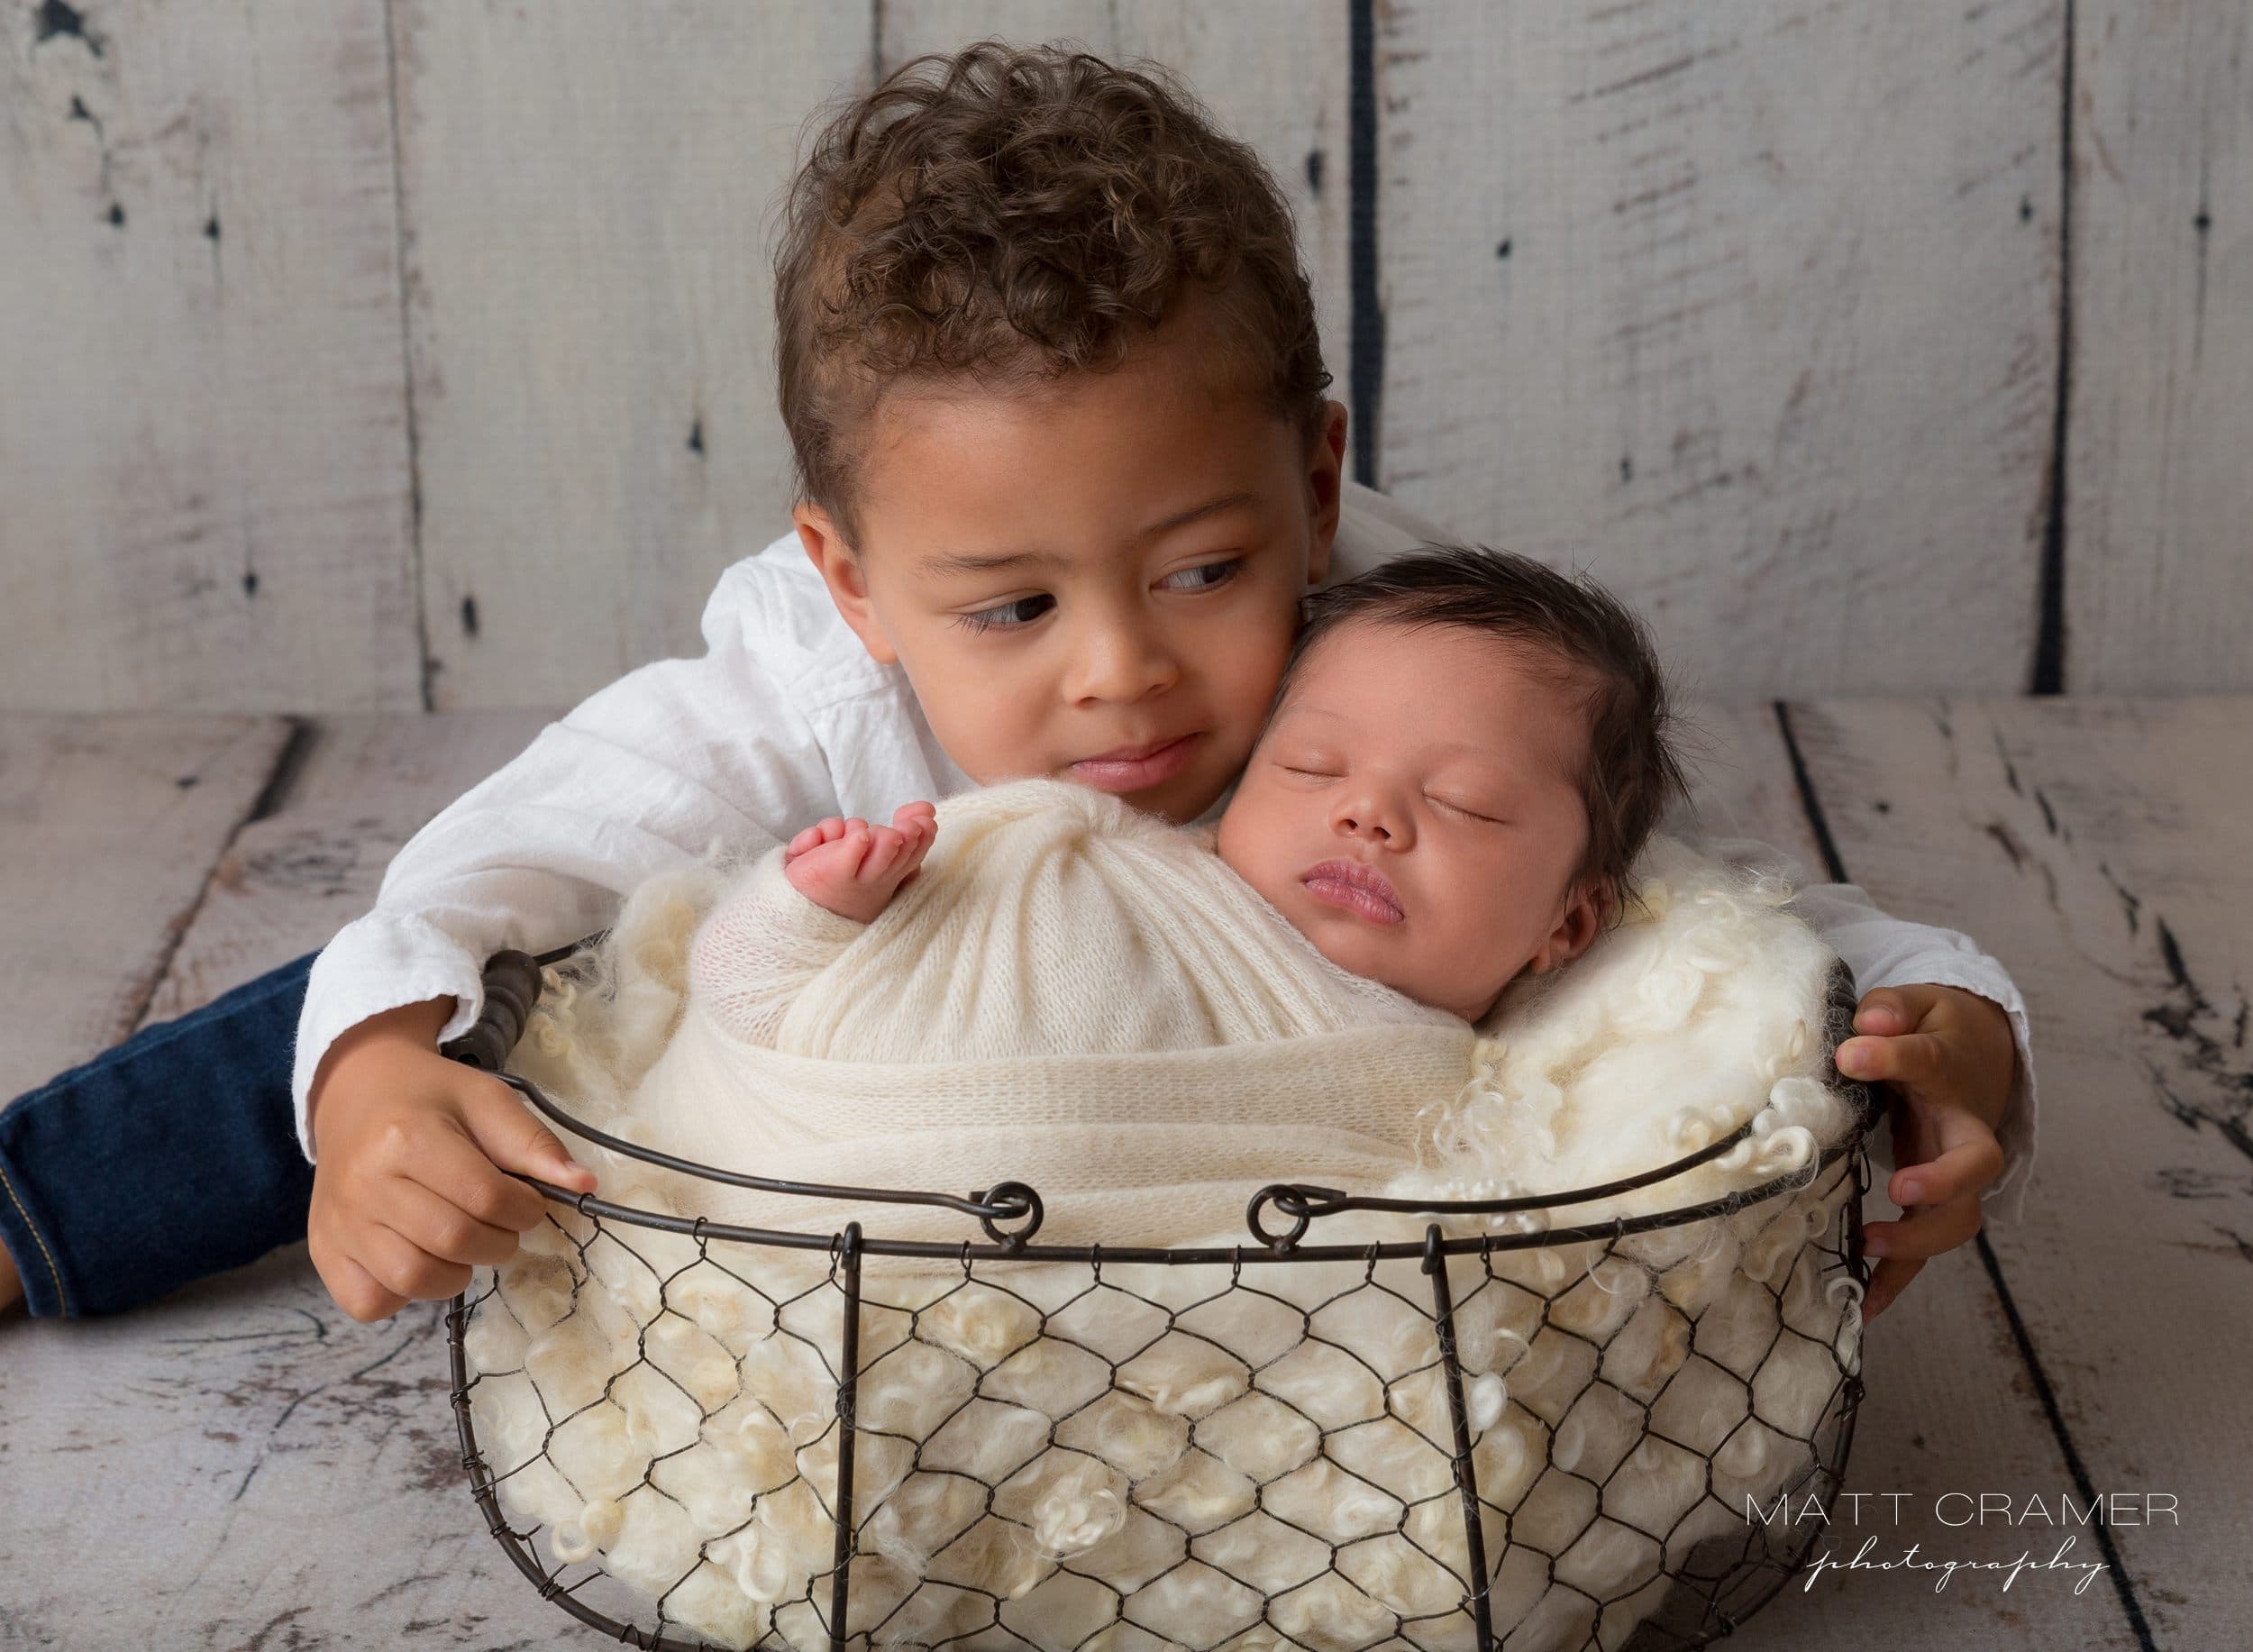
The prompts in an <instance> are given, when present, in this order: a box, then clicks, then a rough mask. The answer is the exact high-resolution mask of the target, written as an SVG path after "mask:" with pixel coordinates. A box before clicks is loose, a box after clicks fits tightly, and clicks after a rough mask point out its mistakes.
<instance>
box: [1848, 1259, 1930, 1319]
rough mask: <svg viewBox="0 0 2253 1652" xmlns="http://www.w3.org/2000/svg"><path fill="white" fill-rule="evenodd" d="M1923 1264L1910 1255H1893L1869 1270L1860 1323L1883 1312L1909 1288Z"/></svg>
mask: <svg viewBox="0 0 2253 1652" xmlns="http://www.w3.org/2000/svg"><path fill="white" fill-rule="evenodd" d="M1923 1266H1924V1264H1923V1263H1922V1262H1920V1261H1917V1260H1916V1259H1914V1258H1912V1257H1893V1258H1888V1259H1887V1260H1886V1261H1884V1262H1881V1263H1879V1264H1877V1266H1876V1267H1875V1268H1874V1269H1872V1270H1871V1272H1870V1283H1869V1289H1868V1290H1867V1291H1865V1293H1864V1295H1863V1298H1862V1323H1863V1324H1865V1325H1867V1324H1868V1323H1869V1322H1870V1321H1871V1320H1873V1319H1876V1318H1877V1316H1878V1315H1880V1314H1881V1313H1884V1311H1885V1310H1886V1309H1887V1308H1889V1307H1891V1306H1892V1305H1893V1299H1894V1298H1895V1297H1897V1296H1899V1295H1900V1294H1901V1293H1902V1291H1905V1290H1907V1289H1908V1288H1909V1282H1910V1281H1911V1280H1912V1279H1914V1278H1916V1276H1917V1274H1918V1272H1919V1271H1920V1269H1922V1268H1923Z"/></svg>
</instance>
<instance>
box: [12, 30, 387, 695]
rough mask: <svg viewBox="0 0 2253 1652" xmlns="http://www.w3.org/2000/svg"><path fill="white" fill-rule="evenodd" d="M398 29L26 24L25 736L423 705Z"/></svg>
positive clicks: (19, 309) (16, 112)
mask: <svg viewBox="0 0 2253 1652" xmlns="http://www.w3.org/2000/svg"><path fill="white" fill-rule="evenodd" d="M384 16H385V7H384V5H383V4H382V0H326V3H324V4H322V5H301V4H299V3H298V0H199V3H198V4H195V5H179V4H177V3H175V0H102V3H101V4H97V5H89V6H88V7H87V9H86V10H84V11H83V12H74V11H73V9H72V8H71V7H69V6H68V5H50V6H34V5H8V6H6V7H5V9H0V706H6V707H14V708H18V709H24V710H55V711H67V710H112V711H187V710H196V711H233V710H261V711H265V710H275V709H283V708H288V707H300V706H304V707H332V706H334V707H342V706H358V707H365V708H370V709H374V708H392V709H397V708H406V707H414V706H415V705H417V704H419V696H420V686H419V685H420V677H421V665H420V654H421V644H420V643H419V641H418V640H417V637H416V620H415V571H414V556H415V539H414V525H413V520H412V510H411V508H410V504H411V490H410V486H409V482H410V475H409V469H408V439H409V427H408V419H407V401H406V374H405V370H404V363H403V360H402V356H401V351H400V339H399V260H398V236H397V224H396V222H395V220H396V216H397V192H396V190H395V189H394V187H393V170H394V169H393V152H392V137H391V127H392V113H391V87H390V70H389V66H388V48H387V44H386V41H385V35H384Z"/></svg>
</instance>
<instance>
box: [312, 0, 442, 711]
mask: <svg viewBox="0 0 2253 1652" xmlns="http://www.w3.org/2000/svg"><path fill="white" fill-rule="evenodd" d="M383 60H384V96H386V97H387V98H388V100H389V102H390V105H391V106H390V117H391V120H390V131H391V251H392V259H393V263H394V268H395V269H396V270H397V285H398V292H399V390H400V396H401V398H402V402H403V406H402V407H401V410H400V411H401V416H402V419H403V420H404V422H405V424H406V569H407V596H408V598H410V599H411V600H412V601H413V603H414V604H415V683H416V685H417V687H418V689H419V691H420V693H421V695H422V701H423V709H424V711H425V712H428V711H433V710H435V709H436V707H435V706H434V704H433V701H432V698H431V679H432V678H433V676H435V675H436V671H435V668H434V667H433V664H432V662H431V653H430V611H429V608H428V607H427V605H425V603H424V600H423V597H424V573H423V448H422V427H421V424H420V423H419V422H418V420H417V419H416V416H415V414H416V405H415V323H414V316H413V315H412V314H411V309H410V306H411V304H412V300H411V298H410V297H409V294H410V292H411V290H412V289H411V288H410V287H409V285H408V275H409V272H408V269H407V267H406V160H405V159H404V150H403V148H402V146H401V142H400V138H399V37H398V27H397V16H396V14H395V12H394V10H393V7H392V4H391V0H384V5H383ZM291 737H292V738H293V739H294V738H295V737H296V736H295V734H294V731H293V734H292V736H291Z"/></svg>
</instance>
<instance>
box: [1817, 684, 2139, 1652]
mask: <svg viewBox="0 0 2253 1652" xmlns="http://www.w3.org/2000/svg"><path fill="white" fill-rule="evenodd" d="M1774 707H1775V720H1776V729H1777V732H1778V733H1780V734H1781V735H1783V749H1784V751H1785V752H1786V753H1788V754H1789V756H1790V758H1791V762H1792V781H1793V783H1794V784H1795V785H1796V786H1797V787H1798V788H1799V794H1800V807H1801V809H1803V810H1804V811H1805V813H1806V816H1807V823H1808V826H1809V827H1810V829H1811V830H1812V831H1813V833H1814V834H1815V839H1816V841H1817V843H1818V844H1820V845H1821V848H1822V855H1823V864H1824V869H1825V870H1826V871H1827V872H1829V874H1830V877H1831V880H1832V881H1834V882H1838V883H1844V882H1847V866H1846V863H1845V862H1844V861H1843V860H1842V859H1841V858H1840V857H1839V854H1838V844H1837V842H1836V840H1834V839H1833V838H1832V836H1831V835H1830V823H1829V820H1828V819H1826V818H1825V817H1824V814H1823V807H1822V799H1820V798H1819V797H1818V796H1817V795H1816V792H1815V782H1814V777H1813V776H1812V775H1811V773H1810V772H1809V771H1808V767H1807V760H1806V758H1805V756H1804V755H1803V754H1802V753H1801V751H1800V744H1799V738H1798V736H1797V735H1796V734H1794V733H1793V731H1792V708H1791V707H1790V706H1788V705H1787V704H1785V703H1784V702H1783V700H1777V701H1775V702H1774ZM1972 1246H1973V1248H1974V1249H1975V1250H1976V1251H1977V1252H1978V1255H1979V1262H1980V1265H1981V1266H1982V1267H1984V1268H1985V1269H1986V1271H1987V1281H1988V1283H1989V1284H1990V1285H1992V1286H1993V1289H1994V1293H1995V1300H1996V1301H1997V1302H1998V1303H2000V1304H2001V1306H2002V1315H2003V1319H2004V1320H2005V1321H2006V1322H2007V1323H2008V1324H2009V1326H2010V1328H2011V1341H2012V1342H2013V1343H2014V1344H2016V1345H2017V1346H2018V1351H2019V1358H2020V1361H2021V1362H2023V1363H2024V1364H2025V1366H2026V1374H2027V1377H2028V1379H2029V1380H2030V1382H2031V1383H2033V1385H2034V1396H2035V1398H2036V1399H2037V1400H2038V1401H2039V1402H2040V1404H2041V1408H2042V1415H2043V1417H2044V1418H2045V1419H2047V1420H2048V1424H2049V1431H2050V1434H2051V1437H2052V1438H2055V1439H2056V1440H2057V1449H2058V1452H2059V1454H2060V1455H2061V1456H2063V1457H2064V1458H2065V1462H2066V1473H2068V1474H2071V1475H2072V1476H2073V1484H2074V1490H2075V1492H2079V1493H2080V1495H2081V1497H2082V1499H2083V1500H2084V1502H2086V1503H2089V1504H2091V1505H2098V1504H2099V1499H2098V1496H2097V1491H2096V1485H2095V1483H2094V1482H2093V1481H2092V1480H2091V1479H2090V1477H2089V1470H2088V1466H2087V1465H2086V1464H2084V1462H2083V1461H2082V1460H2081V1453H2080V1451H2079V1449H2078V1448H2077V1447H2075V1445H2074V1443H2073V1431H2072V1429H2071V1428H2068V1427H2067V1426H2066V1419H2065V1413H2064V1412H2063V1410H2060V1409H2059V1407H2058V1404H2057V1392H2056V1390H2054V1389H2053V1388H2052V1387H2051V1386H2050V1382H2049V1374H2048V1372H2046V1371H2045V1370H2043V1368H2042V1362H2041V1359H2040V1357H2039V1355H2037V1354H2036V1353H2035V1351H2034V1339H2033V1337H2032V1336H2031V1334H2030V1333H2029V1331H2028V1330H2027V1328H2026V1321H2025V1319H2023V1318H2022V1317H2021V1316H2020V1313H2019V1306H2018V1302H2017V1301H2016V1299H2014V1298H2013V1297H2012V1296H2011V1287H2010V1284H2009V1282H2007V1281H2005V1280H2004V1278H2003V1277H2002V1261H2001V1259H2000V1258H1999V1257H1997V1256H1996V1255H1995V1253H1994V1246H1993V1245H1991V1244H1989V1243H1988V1240H1987V1235H1986V1231H1985V1229H1984V1228H1982V1229H1981V1230H1980V1231H1979V1232H1978V1233H1976V1234H1974V1235H1973V1236H1972ZM2090 1530H2091V1532H2092V1534H2093V1536H2094V1538H2095V1539H2096V1546H2097V1550H2098V1552H2099V1553H2101V1554H2102V1556H2104V1563H2105V1567H2106V1570H2107V1571H2108V1572H2109V1573H2110V1574H2111V1575H2112V1593H2114V1594H2115V1595H2116V1596H2117V1597H2118V1598H2119V1601H2120V1605H2121V1611H2122V1612H2124V1613H2125V1614H2126V1615H2127V1618H2128V1627H2129V1628H2130V1629H2131V1630H2132V1631H2134V1633H2135V1637H2136V1645H2137V1647H2139V1649H2140V1652H2158V1649H2157V1643H2156V1642H2155V1641H2154V1640H2153V1639H2152V1638H2151V1628H2150V1625H2149V1624H2148V1622H2147V1621H2146V1620H2145V1618H2144V1611H2143V1602H2142V1601H2141V1600H2140V1599H2139V1597H2138V1595H2137V1593H2136V1585H2135V1582H2134V1580H2133V1579H2131V1578H2130V1576H2129V1575H2128V1569H2127V1567H2126V1566H2125V1565H2122V1564H2121V1556H2120V1550H2119V1548H2118V1547H2116V1546H2115V1545H2114V1543H2113V1542H2112V1529H2111V1527H2110V1526H2109V1525H2107V1524H2106V1523H2105V1522H2104V1521H2102V1520H2095V1521H2092V1522H2091V1524H2090Z"/></svg>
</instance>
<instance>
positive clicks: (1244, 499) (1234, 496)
mask: <svg viewBox="0 0 2253 1652" xmlns="http://www.w3.org/2000/svg"><path fill="white" fill-rule="evenodd" d="M1258 503H1259V495H1257V494H1255V493H1248V492H1243V491H1239V492H1236V493H1224V494H1222V495H1220V497H1218V498H1213V499H1207V500H1206V501H1205V502H1204V503H1203V504H1202V505H1192V506H1190V507H1189V509H1187V510H1180V511H1175V512H1174V513H1173V514H1172V516H1167V517H1165V518H1163V520H1161V521H1157V522H1154V523H1152V524H1150V525H1149V526H1147V527H1145V528H1144V529H1143V530H1142V531H1141V532H1140V533H1139V534H1136V538H1138V539H1145V540H1149V539H1157V538H1159V537H1161V536H1163V535H1164V534H1171V533H1172V532H1173V531H1174V530H1175V529H1176V528H1184V527H1187V526H1188V525H1190V523H1192V522H1201V521H1203V520H1204V519H1205V518H1206V517H1207V516H1218V515H1219V514H1220V513H1221V512H1222V511H1224V510H1236V509H1237V508H1239V507H1243V506H1245V505H1256V504H1258ZM1063 560H1064V559H1063V558H1062V557H1060V556H1056V555H1054V554H1052V553H1050V552H1046V551H1000V552H994V553H993V554H992V555H990V556H975V555H972V554H971V553H970V552H950V553H949V554H946V555H944V556H930V557H926V558H925V559H924V561H923V571H924V572H925V573H926V574H933V575H941V574H956V573H991V572H993V571H994V570H996V569H998V568H1045V567H1053V566H1054V565H1055V564H1057V563H1059V562H1062V561H1063Z"/></svg>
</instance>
